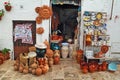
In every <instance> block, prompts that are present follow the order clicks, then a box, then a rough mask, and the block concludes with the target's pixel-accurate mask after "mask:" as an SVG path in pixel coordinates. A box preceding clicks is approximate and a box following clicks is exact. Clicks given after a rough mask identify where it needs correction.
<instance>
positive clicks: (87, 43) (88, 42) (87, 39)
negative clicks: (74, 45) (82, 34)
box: [86, 35, 92, 46]
mask: <svg viewBox="0 0 120 80" xmlns="http://www.w3.org/2000/svg"><path fill="white" fill-rule="evenodd" d="M91 41H92V39H91V35H86V46H90V45H91V43H92V42H91Z"/></svg>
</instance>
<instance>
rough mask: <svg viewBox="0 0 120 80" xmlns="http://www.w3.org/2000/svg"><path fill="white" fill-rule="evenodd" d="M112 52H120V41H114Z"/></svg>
mask: <svg viewBox="0 0 120 80" xmlns="http://www.w3.org/2000/svg"><path fill="white" fill-rule="evenodd" d="M111 53H120V42H112V44H111Z"/></svg>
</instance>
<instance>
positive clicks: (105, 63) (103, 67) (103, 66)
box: [102, 61, 108, 71]
mask: <svg viewBox="0 0 120 80" xmlns="http://www.w3.org/2000/svg"><path fill="white" fill-rule="evenodd" d="M107 67H108V63H107V62H106V61H103V62H102V70H103V71H106V70H107Z"/></svg>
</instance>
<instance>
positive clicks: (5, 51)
mask: <svg viewBox="0 0 120 80" xmlns="http://www.w3.org/2000/svg"><path fill="white" fill-rule="evenodd" d="M9 51H11V50H10V49H7V48H4V49H2V53H3V54H7V53H8V52H9Z"/></svg>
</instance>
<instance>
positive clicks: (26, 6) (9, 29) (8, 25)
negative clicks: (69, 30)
mask: <svg viewBox="0 0 120 80" xmlns="http://www.w3.org/2000/svg"><path fill="white" fill-rule="evenodd" d="M5 1H8V0H0V9H4V2H5ZM49 1H50V0H10V2H11V5H12V7H13V8H12V10H11V11H10V12H6V11H5V15H4V16H3V17H2V20H1V21H0V50H1V49H3V48H5V47H6V48H10V49H11V50H12V51H13V23H12V21H13V20H35V18H36V16H37V14H36V12H35V7H37V6H42V5H49ZM21 7H23V8H21ZM4 10H5V9H4ZM39 26H41V27H44V29H45V32H44V33H43V34H42V35H36V36H37V39H36V43H37V44H38V43H41V42H43V41H44V40H45V39H47V40H48V38H49V35H48V34H49V20H44V21H43V22H42V24H39V25H36V27H39Z"/></svg>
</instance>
